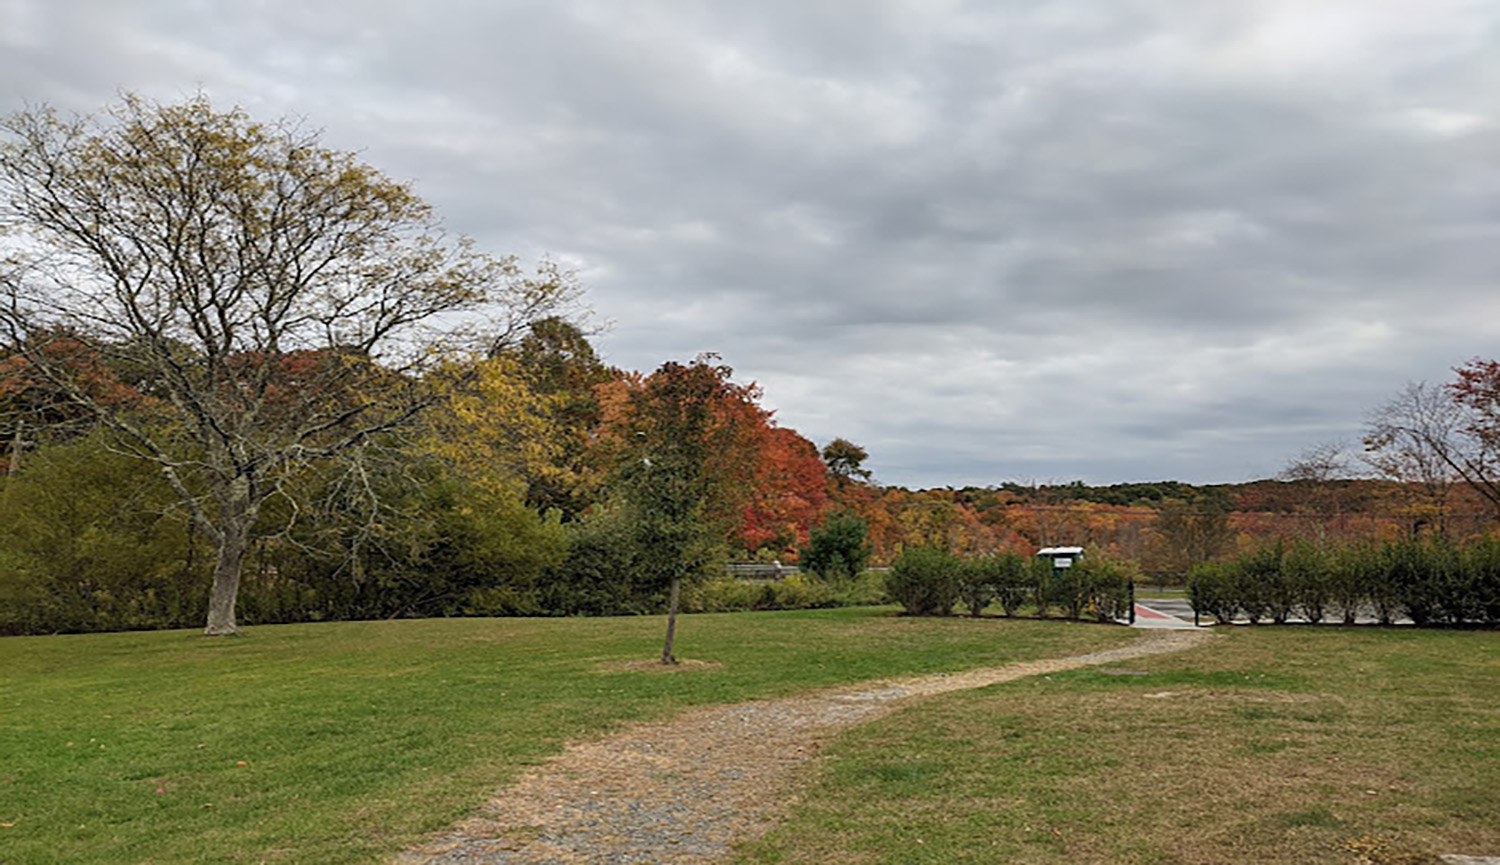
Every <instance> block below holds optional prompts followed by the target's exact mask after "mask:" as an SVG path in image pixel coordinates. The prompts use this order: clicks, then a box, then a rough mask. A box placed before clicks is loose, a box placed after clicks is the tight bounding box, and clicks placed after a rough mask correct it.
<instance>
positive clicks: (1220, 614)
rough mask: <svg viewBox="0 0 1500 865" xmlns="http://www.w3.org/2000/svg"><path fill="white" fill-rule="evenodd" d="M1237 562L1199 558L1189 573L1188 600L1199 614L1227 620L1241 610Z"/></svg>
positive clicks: (1232, 618)
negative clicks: (1210, 560) (1209, 560)
mask: <svg viewBox="0 0 1500 865" xmlns="http://www.w3.org/2000/svg"><path fill="white" fill-rule="evenodd" d="M1237 571H1238V566H1237V565H1236V564H1235V563H1232V562H1200V563H1198V564H1196V565H1194V566H1193V568H1192V570H1191V571H1189V573H1188V601H1189V602H1190V603H1191V604H1192V605H1193V612H1194V613H1197V614H1198V615H1199V616H1212V617H1213V618H1214V619H1216V620H1218V621H1220V622H1224V623H1228V622H1232V621H1234V617H1235V616H1236V615H1238V613H1239V611H1240V605H1239V593H1238V588H1239V575H1238V573H1237Z"/></svg>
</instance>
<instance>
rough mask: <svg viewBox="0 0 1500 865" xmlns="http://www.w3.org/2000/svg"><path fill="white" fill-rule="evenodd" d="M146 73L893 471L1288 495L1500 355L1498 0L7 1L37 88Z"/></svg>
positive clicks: (18, 78)
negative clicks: (535, 261)
mask: <svg viewBox="0 0 1500 865" xmlns="http://www.w3.org/2000/svg"><path fill="white" fill-rule="evenodd" d="M121 89H126V90H132V91H136V92H139V93H142V94H144V95H147V96H151V97H154V98H158V99H162V100H174V99H177V98H180V97H183V96H187V95H190V94H192V93H194V92H196V91H198V90H199V89H202V90H204V91H206V92H208V93H209V94H211V95H212V96H213V97H214V99H215V100H216V101H218V102H221V103H223V104H226V105H227V104H230V103H239V104H241V105H244V106H245V107H246V108H248V109H249V110H250V111H251V112H252V113H254V114H256V115H258V116H265V117H274V116H279V115H285V114H296V115H303V116H306V117H307V118H308V120H309V121H310V122H311V123H313V124H315V125H317V126H320V127H323V128H324V129H325V130H326V137H325V141H326V142H327V143H329V144H331V145H333V146H337V147H344V148H349V149H358V150H360V151H362V152H363V153H364V155H365V156H366V158H368V159H369V161H370V162H372V163H373V164H374V165H376V166H377V167H379V168H381V169H383V170H384V171H386V172H387V173H389V174H392V175H394V176H396V177H399V178H403V179H411V180H412V181H414V182H415V183H416V185H417V187H418V189H419V191H420V192H421V193H422V194H424V195H425V196H427V197H428V198H429V199H431V200H432V201H433V202H434V204H435V205H436V206H437V208H438V210H439V212H440V213H442V214H444V216H445V218H446V220H447V222H448V223H449V225H450V226H451V227H452V228H453V229H455V230H457V231H461V232H464V233H467V234H471V235H474V236H475V237H477V238H478V239H480V241H481V242H482V243H483V244H484V245H485V246H487V247H488V248H490V249H492V250H494V251H496V252H515V253H518V254H521V255H523V256H528V257H532V256H537V255H540V254H544V253H547V254H552V255H554V256H556V257H559V258H562V259H564V260H567V261H571V262H574V263H576V264H577V266H578V267H579V268H580V269H581V270H582V273H583V275H584V278H585V281H586V283H587V284H588V287H589V291H590V299H591V302H592V303H593V305H594V306H595V307H596V309H597V310H598V312H599V314H600V316H601V317H602V318H605V319H608V320H610V321H611V322H612V323H613V327H612V329H611V330H610V331H609V332H608V333H606V334H605V335H604V336H603V337H601V340H600V342H601V347H602V348H603V350H604V352H605V353H606V355H607V356H608V359H609V360H610V361H611V362H612V363H615V364H617V365H621V366H625V367H630V368H640V369H650V368H652V367H654V366H655V365H657V364H658V363H660V362H661V361H663V360H666V359H669V358H686V357H691V356H692V355H694V354H696V353H697V352H700V351H717V352H719V353H720V354H721V355H723V357H724V358H725V360H726V361H727V362H728V363H730V364H731V365H733V366H734V367H735V368H736V369H737V370H738V371H739V372H740V374H741V375H742V377H743V378H746V379H754V380H757V381H759V382H760V383H761V384H762V385H763V386H764V387H765V390H766V394H767V401H768V403H770V404H771V405H773V406H774V407H776V408H777V409H778V411H779V417H780V418H781V420H782V422H783V423H784V424H786V425H789V426H793V427H796V428H797V429H799V430H801V431H802V432H803V433H804V434H806V435H808V436H810V437H812V438H814V439H815V440H817V441H819V442H825V441H827V440H828V439H831V438H833V437H834V436H843V437H846V438H849V439H852V440H854V441H857V442H859V443H860V444H862V445H864V446H865V447H867V448H868V449H869V450H870V451H871V454H872V459H871V463H872V466H873V467H874V468H875V469H876V471H877V473H878V476H879V477H880V479H882V480H884V481H886V482H891V483H902V484H906V485H912V486H926V485H942V484H954V485H958V484H965V483H977V484H985V483H998V482H1001V481H1005V480H1023V481H1030V480H1042V481H1046V480H1058V481H1066V480H1071V479H1074V478H1082V479H1085V480H1088V481H1091V482H1099V483H1108V482H1113V481H1124V480H1150V479H1166V478H1177V479H1182V480H1190V481H1202V482H1210V481H1232V480H1241V479H1248V478H1252V477H1258V476H1265V475H1269V474H1273V473H1275V472H1276V471H1277V470H1278V469H1279V468H1280V467H1281V465H1282V464H1283V463H1284V462H1285V461H1286V459H1287V458H1288V457H1289V456H1292V455H1294V454H1295V453H1296V452H1298V451H1299V450H1301V449H1302V448H1303V447H1305V446H1306V445H1309V444H1312V443H1314V442H1317V441H1320V440H1325V439H1329V438H1337V437H1346V438H1348V437H1357V434H1358V430H1359V427H1360V424H1361V419H1362V417H1363V413H1364V412H1365V411H1366V410H1367V409H1369V408H1371V407H1373V406H1374V405H1376V404H1378V403H1379V402H1381V401H1382V400H1383V399H1384V398H1385V396H1386V395H1387V394H1389V393H1390V392H1392V391H1394V390H1395V389H1397V388H1398V387H1399V386H1400V385H1401V384H1402V383H1403V382H1404V381H1406V380H1409V379H1424V378H1425V379H1441V378H1444V377H1446V376H1447V369H1448V367H1450V366H1452V365H1454V364H1456V363H1460V362H1462V361H1464V360H1466V359H1467V358H1469V357H1471V356H1474V355H1483V356H1494V355H1495V354H1496V353H1497V342H1496V336H1497V332H1500V292H1497V288H1500V257H1497V254H1496V250H1497V249H1500V102H1497V101H1496V100H1495V98H1494V94H1495V93H1497V92H1500V8H1497V7H1496V6H1495V4H1493V3H1489V2H1468V0H1423V2H1417V0H1410V2H1406V0H1399V2H1398V0H1339V2H1335V0H1285V2H1279V0H1278V2H1270V0H1238V2H1224V3H1213V4H1189V3H1181V2H1173V3H1168V2H1165V0H1107V2H1106V0H1099V2H1095V3H1076V2H1068V3H1063V2H1054V3H1031V2H1027V3H964V2H957V0H951V2H933V0H922V2H917V0H911V2H898V0H887V2H867V3H860V4H844V3H834V2H811V3H809V2H806V0H803V2H796V3H792V2H762V3H754V4H719V3H712V4H710V3H685V2H665V0H663V2H655V3H653V2H641V3H629V4H623V3H615V2H605V0H599V2H585V0H552V2H519V0H517V2H505V3H493V4H487V3H469V2H463V0H441V2H439V0H433V2H428V3H424V4H411V3H398V2H372V0H360V2H354V0H346V2H332V0H329V2H320V3H291V2H281V0H263V2H253V3H239V4H217V3H208V2H201V0H200V2H192V0H177V2H166V0H162V2H147V0H141V2H132V3H117V2H112V0H97V2H87V0H0V110H14V109H18V108H21V107H23V106H24V105H25V104H27V103H31V104H36V103H43V102H45V103H50V104H53V105H55V106H58V107H60V108H65V109H78V110H84V111H87V110H93V109H96V108H98V107H99V106H101V105H103V104H105V103H107V102H109V101H110V100H111V99H112V98H113V96H114V94H115V93H116V92H117V91H119V90H121Z"/></svg>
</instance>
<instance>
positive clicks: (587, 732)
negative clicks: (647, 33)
mask: <svg viewBox="0 0 1500 865" xmlns="http://www.w3.org/2000/svg"><path fill="white" fill-rule="evenodd" d="M662 629H663V622H662V620H661V619H660V618H616V619H570V620H556V619H553V620H546V619H529V620H528V619H451V620H425V621H395V622H350V623H338V624H317V625H286V626H274V627H256V628H249V629H247V633H246V636H244V637H240V638H230V639H223V638H220V639H205V638H202V637H200V636H197V634H196V633H191V632H184V631H175V632H156V633H133V634H99V635H77V636H57V637H36V638H7V639H0V824H3V825H0V862H5V863H43V862H318V863H337V862H365V861H378V860H379V859H380V858H381V857H382V856H383V855H385V854H389V853H390V852H391V851H393V850H398V849H401V848H402V847H404V846H407V845H409V844H410V843H412V842H413V841H416V840H418V839H420V838H421V837H422V836H423V835H425V834H428V833H431V832H434V831H436V830H438V829H440V828H441V827H443V826H445V825H447V824H448V823H450V822H451V821H453V820H455V819H457V818H459V817H461V816H463V815H464V814H465V813H467V812H469V811H470V810H471V809H473V808H475V807H476V806H478V805H479V804H481V803H482V802H483V801H484V800H485V799H486V798H487V796H488V794H489V793H490V791H492V790H493V789H494V788H495V787H496V786H497V785H498V784H500V783H503V782H505V781H507V780H509V779H511V778H513V777H515V776H516V775H517V774H518V773H519V772H521V771H522V770H523V769H524V768H525V767H527V766H529V765H533V764H535V763H537V762H539V761H541V760H543V759H544V758H546V757H547V756H548V755H550V754H552V753H555V752H557V751H558V750H559V749H560V748H561V747H562V746H563V745H564V744H565V743H566V742H567V741H568V740H574V739H582V738H590V737H597V736H600V735H603V734H605V733H607V732H608V731H610V730H611V729H614V728H616V727H617V726H619V725H620V724H621V723H623V722H628V721H633V720H638V719H647V718H659V717H663V716H667V715H670V714H671V713H673V712H675V711H677V710H680V709H683V708H685V707H688V706H692V705H699V704H705V703H728V702H735V701H740V700H746V699H752V698H759V697H772V696H778V695H784V694H788V693H791V692H795V691H800V690H805V689H809V688H817V687H821V686H828V685H832V684H837V683H842V682H849V681H858V680H863V679H870V678H877V677H882V676H891V675H900V674H909V673H924V672H934V671H946V670H960V669H966V668H973V667H979V666H988V665H996V664H1003V663H1008V662H1011V661H1018V660H1025V659H1029V658H1038V657H1052V656H1059V655H1067V654H1071V653H1075V652H1080V651H1089V650H1093V649H1097V648H1102V647H1106V646H1111V645H1120V644H1124V643H1128V642H1130V641H1132V640H1134V639H1136V638H1137V636H1138V635H1137V634H1136V633H1134V632H1131V631H1128V630H1126V629H1123V628H1112V627H1106V626H1088V625H1077V624H1064V623H1048V622H1025V621H1014V622H1012V621H997V620H986V621H978V622H975V621H969V620H967V619H950V620H931V619H928V620H917V619H903V618H897V617H893V616H891V615H890V611H889V610H870V609H848V610H833V611H809V612H794V613H753V614H727V615H699V616H690V617H685V618H684V619H683V620H682V621H681V622H680V625H679V642H678V654H679V655H681V656H683V657H686V658H691V659H695V660H698V661H707V662H712V663H713V664H717V665H719V666H710V667H700V668H688V669H683V670H680V671H676V672H659V671H651V670H645V671H640V670H628V669H621V668H620V666H619V665H621V664H622V663H623V662H629V661H638V660H647V659H651V658H653V657H655V656H656V655H657V654H659V652H660V643H659V640H660V638H661V633H662Z"/></svg>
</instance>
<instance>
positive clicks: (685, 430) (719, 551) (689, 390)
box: [614, 355, 765, 664]
mask: <svg viewBox="0 0 1500 865" xmlns="http://www.w3.org/2000/svg"><path fill="white" fill-rule="evenodd" d="M717 361H718V358H717V356H715V355H700V356H699V357H698V358H697V359H695V360H694V361H693V362H692V363H688V364H682V363H678V362H676V361H669V362H667V363H664V364H662V365H661V367H659V368H658V369H657V370H656V371H655V372H654V373H652V374H651V375H650V376H649V377H647V378H645V379H644V380H641V381H639V382H637V383H634V385H633V386H632V387H630V389H629V391H628V395H627V397H626V401H625V403H624V405H623V407H622V408H623V417H621V418H619V419H618V421H617V423H616V424H615V429H614V433H615V438H614V442H615V446H616V454H617V455H616V457H615V459H616V461H617V466H618V468H617V476H616V487H617V490H618V491H619V493H620V495H621V496H622V497H623V499H624V500H625V502H626V503H627V504H628V506H629V508H630V510H631V512H632V515H633V517H634V521H635V525H636V543H637V546H638V552H637V555H638V556H639V561H640V564H641V566H642V567H643V568H644V569H645V570H646V571H647V572H649V573H650V574H654V575H655V576H656V578H657V579H659V580H660V581H661V582H662V583H663V584H664V587H665V588H667V590H668V604H667V634H666V639H665V641H664V643H663V645H662V654H661V661H662V663H663V664H673V663H676V656H675V655H674V654H673V643H674V640H675V637H676V628H677V612H678V605H679V602H680V599H681V591H682V583H683V581H684V580H686V579H689V578H692V577H694V576H697V575H700V574H702V573H703V572H704V571H705V570H706V569H707V567H708V566H709V565H710V564H711V563H712V562H714V561H715V560H717V559H721V558H722V557H723V554H724V549H725V542H726V540H727V538H728V536H729V533H730V532H732V531H733V529H734V527H735V526H736V525H737V518H738V516H739V513H740V509H741V508H742V506H743V503H744V501H745V494H746V490H747V487H748V482H749V480H750V479H751V477H752V471H753V465H754V440H753V438H751V436H752V435H753V433H754V431H755V430H756V429H757V428H758V427H759V425H760V424H762V423H763V420H764V416H765V413H764V411H763V410H762V409H760V408H759V406H758V405H757V404H756V400H757V398H758V397H759V390H758V389H757V388H756V387H755V386H754V385H740V384H736V383H734V382H733V381H731V376H732V375H733V372H734V371H733V370H732V369H730V368H729V367H728V366H724V365H722V364H719V363H717Z"/></svg>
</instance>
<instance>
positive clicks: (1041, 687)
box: [742, 627, 1500, 865]
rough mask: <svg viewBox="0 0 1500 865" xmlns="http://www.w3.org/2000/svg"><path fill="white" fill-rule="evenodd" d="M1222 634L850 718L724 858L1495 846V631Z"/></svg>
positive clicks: (1410, 854) (1341, 853) (1024, 856)
mask: <svg viewBox="0 0 1500 865" xmlns="http://www.w3.org/2000/svg"><path fill="white" fill-rule="evenodd" d="M1218 633H1220V634H1222V638H1221V639H1218V640H1216V641H1214V643H1213V645H1211V646H1208V647H1205V648H1201V649H1195V650H1192V651H1189V652H1185V653H1181V654H1176V655H1164V656H1158V657H1152V658H1145V659H1141V660H1138V661H1132V662H1128V663H1126V664H1122V665H1119V667H1124V668H1127V669H1128V670H1129V671H1131V672H1145V673H1146V674H1145V675H1122V674H1115V675H1111V674H1108V673H1106V672H1103V671H1101V670H1100V669H1083V670H1077V671H1073V672H1069V673H1063V674H1058V675H1053V676H1049V677H1045V678H1032V679H1025V680H1020V681H1016V682H1011V683H1007V684H1002V685H997V686H993V687H990V688H985V689H982V690H979V691H971V692H964V693H955V694H951V695H947V696H944V697H941V698H937V699H933V700H930V701H928V702H925V703H922V704H918V705H915V706H912V707H909V708H907V709H905V710H903V711H900V712H897V713H895V714H893V715H890V716H888V717H886V718H884V719H882V720H880V721H877V722H874V723H872V724H869V725H866V726H863V727H859V728H856V729H854V730H853V731H851V732H849V733H847V734H845V735H844V736H843V737H841V738H840V739H839V740H838V741H837V742H836V743H835V744H834V745H833V746H832V748H831V751H830V759H829V760H828V761H827V762H825V763H823V764H822V765H821V766H819V767H818V768H816V769H814V770H812V771H811V773H810V781H811V784H812V786H811V789H810V791H809V792H808V794H807V795H806V797H805V798H804V800H803V801H802V803H801V804H800V805H799V807H798V809H797V811H796V813H795V815H794V817H793V818H792V819H791V821H790V822H789V823H787V824H786V825H784V826H782V827H780V828H778V829H777V830H775V831H774V832H773V833H772V834H771V835H769V836H767V837H766V838H764V839H762V840H760V841H757V842H753V843H751V844H748V845H746V846H745V847H744V848H743V850H742V859H743V861H746V862H755V863H770V862H872V863H873V862H891V863H896V862H900V863H919V862H931V863H955V862H974V863H991V862H1018V863H1069V865H1073V863H1093V862H1099V863H1105V862H1108V863H1234V862H1341V863H1356V862H1367V863H1390V865H1394V863H1415V862H1436V861H1437V860H1436V859H1435V858H1433V856H1434V854H1440V853H1467V854H1470V855H1479V854H1483V855H1489V856H1500V634H1497V633H1495V632H1480V633H1476V632H1451V631H1448V632H1444V631H1416V630H1409V629H1357V630H1356V629H1343V628H1319V629H1314V628H1306V627H1302V628H1298V627H1285V628H1270V627H1258V628H1231V629H1218ZM1106 669H1109V668H1106ZM1120 672H1122V671H1121V670H1119V669H1118V668H1117V669H1116V673H1120Z"/></svg>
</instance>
